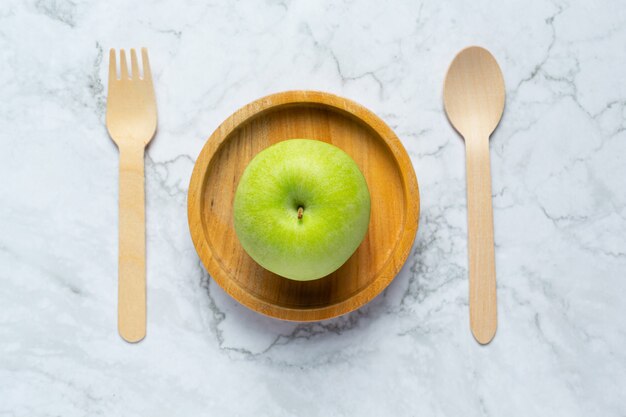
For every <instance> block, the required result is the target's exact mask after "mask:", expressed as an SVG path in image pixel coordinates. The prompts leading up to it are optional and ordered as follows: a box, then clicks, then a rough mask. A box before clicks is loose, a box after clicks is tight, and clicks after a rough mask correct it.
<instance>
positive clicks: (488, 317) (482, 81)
mask: <svg viewBox="0 0 626 417" xmlns="http://www.w3.org/2000/svg"><path fill="white" fill-rule="evenodd" d="M443 99H444V105H445V109H446V113H447V115H448V119H449V120H450V123H452V125H453V126H454V128H455V129H456V130H457V131H458V132H459V133H460V134H461V136H463V138H464V139H465V155H466V171H467V174H466V175H467V220H468V221H467V228H468V237H469V238H468V253H469V288H470V291H469V304H470V327H471V329H472V333H473V335H474V337H475V338H476V340H477V341H478V342H479V343H481V344H486V343H489V342H490V341H491V340H492V339H493V337H494V335H495V333H496V328H497V306H496V268H495V260H494V244H493V208H492V205H491V172H490V166H489V165H490V162H489V136H490V135H491V133H492V132H493V131H494V129H495V128H496V126H497V125H498V123H499V122H500V118H501V117H502V112H503V110H504V79H503V77H502V72H501V71H500V67H499V66H498V63H497V62H496V60H495V58H494V57H493V56H492V55H491V54H490V53H489V51H487V50H486V49H483V48H480V47H477V46H472V47H469V48H466V49H464V50H462V51H461V52H459V53H458V55H457V56H456V57H455V58H454V60H453V61H452V64H451V65H450V68H449V69H448V74H447V75H446V81H445V85H444V92H443Z"/></svg>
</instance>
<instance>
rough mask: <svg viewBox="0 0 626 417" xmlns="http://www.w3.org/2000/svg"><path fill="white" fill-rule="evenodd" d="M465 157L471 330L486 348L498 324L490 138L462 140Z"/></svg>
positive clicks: (485, 136)
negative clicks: (463, 141)
mask: <svg viewBox="0 0 626 417" xmlns="http://www.w3.org/2000/svg"><path fill="white" fill-rule="evenodd" d="M465 155H466V169H467V229H468V230H467V232H468V253H469V305H470V327H471V329H472V334H473V335H474V337H475V338H476V340H477V341H478V342H479V343H481V344H486V343H489V342H490V341H491V339H493V337H494V335H495V333H496V327H497V323H498V319H497V305H496V266H495V256H494V242H493V207H492V202H491V169H490V166H489V165H490V161H489V136H488V135H476V136H475V137H471V138H470V137H467V138H465Z"/></svg>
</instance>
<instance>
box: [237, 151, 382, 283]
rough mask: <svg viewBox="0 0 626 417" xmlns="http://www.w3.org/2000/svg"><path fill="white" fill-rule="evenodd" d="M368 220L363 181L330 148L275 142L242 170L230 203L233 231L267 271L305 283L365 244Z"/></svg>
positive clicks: (344, 156) (344, 158)
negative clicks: (232, 206) (232, 200)
mask: <svg viewBox="0 0 626 417" xmlns="http://www.w3.org/2000/svg"><path fill="white" fill-rule="evenodd" d="M369 219H370V194H369V190H368V188H367V183H366V182H365V177H363V174H362V173H361V171H360V170H359V167H358V166H357V164H356V163H355V162H354V160H353V159H352V158H350V156H349V155H348V154H346V153H345V152H344V151H342V150H341V149H339V148H338V147H336V146H333V145H330V144H328V143H324V142H320V141H317V140H310V139H291V140H286V141H284V142H279V143H277V144H275V145H272V146H270V147H269V148H267V149H265V150H263V151H261V152H260V153H259V154H258V155H256V156H255V157H254V158H253V159H252V161H250V164H249V165H248V166H247V167H246V169H245V171H244V172H243V175H242V176H241V179H240V181H239V185H238V186H237V191H236V193H235V202H234V223H235V232H236V233H237V237H238V238H239V241H240V242H241V245H242V246H243V248H244V249H245V251H246V252H247V253H248V254H249V255H250V256H251V257H252V259H254V260H255V261H256V262H257V263H259V264H260V265H261V266H262V267H264V268H265V269H268V270H270V271H272V272H274V273H276V274H278V275H281V276H283V277H285V278H290V279H293V280H298V281H309V280H313V279H317V278H321V277H323V276H325V275H328V274H330V273H331V272H333V271H335V270H336V269H338V268H339V267H340V266H341V265H343V264H344V263H345V262H346V261H347V260H348V258H350V256H351V255H352V254H353V253H354V251H355V250H356V249H357V248H358V246H359V245H360V244H361V242H362V241H363V238H364V237H365V233H366V232H367V228H368V225H369Z"/></svg>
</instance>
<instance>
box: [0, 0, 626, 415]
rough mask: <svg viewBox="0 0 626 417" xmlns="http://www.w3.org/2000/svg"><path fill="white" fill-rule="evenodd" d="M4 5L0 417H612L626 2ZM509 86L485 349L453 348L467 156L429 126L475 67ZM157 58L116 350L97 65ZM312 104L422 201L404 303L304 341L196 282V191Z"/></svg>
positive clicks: (110, 182) (444, 129) (462, 294)
mask: <svg viewBox="0 0 626 417" xmlns="http://www.w3.org/2000/svg"><path fill="white" fill-rule="evenodd" d="M501 3H502V2H490V1H484V0H478V1H471V2H466V1H462V0H455V1H449V2H434V1H431V2H426V1H424V2H418V1H394V2H392V1H370V2H359V1H345V2H338V1H330V0H327V1H317V2H315V1H299V2H296V1H290V0H286V1H266V2H260V1H247V2H243V1H238V2H230V1H224V2H221V3H219V2H208V1H199V0H198V1H195V0H185V1H174V0H152V1H143V2H127V1H122V0H113V1H101V2H96V1H86V0H28V1H17V0H2V3H1V4H0V416H31V417H32V416H64V417H70V416H95V415H106V416H172V415H177V416H194V415H211V416H256V417H261V416H272V417H280V416H459V415H463V416H503V415H506V416H568V417H572V416H589V415H601V416H624V415H626V400H625V399H624V386H625V385H626V349H625V346H626V320H625V319H624V318H625V316H626V302H624V299H623V298H624V292H625V291H626V282H625V279H626V276H625V273H626V222H625V218H626V123H625V116H626V113H625V111H626V110H625V109H626V82H625V81H624V75H625V74H626V50H625V45H626V7H625V5H624V3H623V1H602V2H589V1H578V2H568V1H555V2H548V1H534V0H531V1H528V2H506V3H507V4H505V5H501ZM470 44H480V45H483V46H485V47H487V48H489V49H490V50H491V51H492V52H493V54H494V55H495V56H496V58H497V59H498V61H499V62H500V64H501V67H502V69H503V72H504V76H505V80H506V86H507V108H506V111H505V114H504V118H503V120H502V123H501V125H500V127H499V128H498V130H497V131H496V132H495V134H494V135H493V137H492V141H491V146H492V171H493V189H494V199H493V200H494V210H495V234H496V245H497V248H496V255H497V259H496V262H497V272H498V296H499V300H498V302H499V321H500V323H499V329H498V333H497V335H496V338H495V340H494V341H493V343H491V344H490V345H489V346H486V347H482V346H479V345H478V344H477V343H476V342H475V341H474V339H473V338H472V336H471V334H470V332H469V329H468V307H467V299H468V286H467V259H466V212H465V194H464V193H465V182H464V181H465V176H464V159H463V157H464V148H463V142H462V140H461V139H460V138H459V137H458V136H457V135H456V134H455V133H454V131H453V130H452V129H451V128H450V126H449V125H448V123H447V121H446V119H445V116H444V113H443V111H442V103H441V89H442V82H443V77H444V74H445V71H446V69H447V65H448V64H449V62H450V61H451V60H452V58H453V57H454V55H455V53H456V52H457V51H458V50H459V49H461V48H462V47H464V46H467V45H470ZM140 46H147V47H148V48H149V50H150V55H151V60H152V69H153V73H154V75H155V84H156V93H157V98H158V108H159V132H158V134H157V136H156V138H155V139H154V141H153V142H152V144H151V145H150V147H149V149H148V155H147V159H146V175H147V178H146V183H147V184H146V192H147V239H148V242H147V250H148V259H147V261H148V280H149V289H148V297H149V298H148V300H149V328H148V336H147V338H146V339H145V340H144V341H143V342H142V343H140V344H138V345H129V344H126V343H124V342H123V341H122V340H121V339H120V338H119V336H118V335H117V332H116V288H117V287H116V271H117V261H116V256H117V166H118V165H117V164H118V160H117V150H116V148H115V146H114V144H113V142H111V140H110V139H109V138H108V137H107V134H106V130H105V127H104V106H105V100H106V77H107V54H106V52H107V50H108V48H110V47H115V48H121V47H126V48H129V47H140ZM287 89H319V90H325V91H330V92H333V93H336V94H340V95H343V96H346V97H349V98H351V99H353V100H356V101H358V102H360V103H362V104H364V105H365V106H367V107H369V108H370V109H372V110H373V111H374V112H376V113H377V114H379V115H380V116H381V117H382V118H383V119H384V120H385V121H386V122H387V123H389V125H390V126H391V127H392V128H393V129H394V130H395V131H396V133H397V134H398V136H399V137H400V139H401V140H402V142H403V143H404V145H405V147H406V148H407V150H408V152H409V153H410V155H411V159H412V161H413V163H414V166H415V170H416V173H417V177H418V180H419V183H420V188H421V194H422V216H421V219H420V230H419V232H418V236H417V240H416V242H415V246H414V249H413V251H412V254H411V256H410V258H409V260H408V262H407V264H406V266H405V268H404V269H403V271H402V272H401V273H400V275H399V276H398V277H397V278H396V280H395V281H394V282H393V284H392V285H391V286H390V287H389V288H388V289H387V290H386V291H385V292H384V293H383V294H382V295H381V296H379V297H378V298H377V299H375V300H374V301H373V302H371V303H370V304H369V305H367V306H366V307H364V308H363V309H361V310H360V311H357V312H354V313H352V314H349V315H347V316H344V317H342V318H339V319H335V320H331V321H327V322H322V323H318V324H304V325H297V324H292V323H283V322H279V321H276V320H273V319H269V318H265V317H262V316H259V315H257V314H256V313H253V312H251V311H248V310H247V309H246V308H244V307H242V306H240V305H238V304H237V303H236V302H235V301H233V300H232V299H231V298H230V297H229V296H227V295H226V294H225V293H224V292H223V291H222V290H221V289H220V288H219V287H218V286H217V285H216V284H215V283H214V282H213V281H212V280H211V279H210V278H209V277H208V276H207V274H206V273H205V271H204V269H203V268H202V266H201V264H200V262H199V260H198V257H197V255H196V253H195V251H194V248H193V246H192V243H191V239H190V237H189V234H188V229H187V219H186V191H187V185H188V181H189V177H190V174H191V170H192V166H193V163H194V160H195V158H196V156H197V155H198V153H199V151H200V149H201V147H202V145H203V144H204V142H205V140H206V138H207V137H208V136H209V134H210V133H211V132H212V131H213V129H215V127H217V125H218V124H219V123H220V122H221V121H222V120H223V119H224V118H226V117H227V116H228V115H229V114H231V113H232V112H233V111H235V110H236V109H237V108H239V107H240V106H242V105H244V104H246V103H247V102H249V101H251V100H253V99H256V98H258V97H260V96H263V95H266V94H269V93H273V92H277V91H281V90H287Z"/></svg>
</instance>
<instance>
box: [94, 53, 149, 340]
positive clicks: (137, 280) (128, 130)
mask: <svg viewBox="0 0 626 417" xmlns="http://www.w3.org/2000/svg"><path fill="white" fill-rule="evenodd" d="M141 58H142V69H143V76H141V75H140V73H139V63H138V61H137V54H136V52H135V50H134V49H131V50H130V64H131V68H130V72H129V68H128V65H127V62H126V53H125V51H124V50H123V49H122V50H121V51H120V76H119V77H118V75H117V65H116V54H115V50H114V49H111V51H110V54H109V92H108V97H107V114H106V125H107V130H108V131H109V135H110V136H111V138H112V139H113V141H114V142H115V143H116V145H117V147H118V149H119V151H120V173H119V187H120V189H119V267H118V268H119V269H118V331H119V333H120V336H122V338H124V340H126V341H128V342H138V341H140V340H141V339H143V338H144V337H145V335H146V226H145V193H144V148H145V147H146V145H147V144H148V143H149V142H150V140H151V139H152V137H153V136H154V133H155V131H156V126H157V109H156V100H155V97H154V87H153V85H152V74H151V72H150V64H149V62H148V51H147V50H146V49H145V48H142V49H141Z"/></svg>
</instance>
